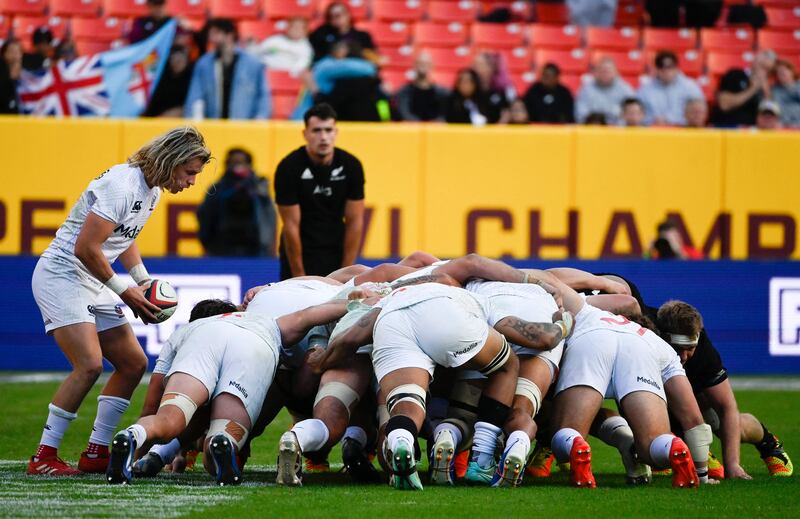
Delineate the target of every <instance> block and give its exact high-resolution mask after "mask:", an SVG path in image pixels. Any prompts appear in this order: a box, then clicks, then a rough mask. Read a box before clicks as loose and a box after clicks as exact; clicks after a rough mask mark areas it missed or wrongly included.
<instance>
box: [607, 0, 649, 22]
mask: <svg viewBox="0 0 800 519" xmlns="http://www.w3.org/2000/svg"><path fill="white" fill-rule="evenodd" d="M643 15H644V6H643V5H642V4H641V3H631V4H623V3H620V5H619V6H618V7H617V15H616V18H615V19H614V25H616V26H617V27H638V26H639V25H641V24H642V16H643Z"/></svg>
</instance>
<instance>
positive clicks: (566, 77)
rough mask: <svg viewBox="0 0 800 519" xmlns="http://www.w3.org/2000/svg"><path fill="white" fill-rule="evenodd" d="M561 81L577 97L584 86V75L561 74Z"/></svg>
mask: <svg viewBox="0 0 800 519" xmlns="http://www.w3.org/2000/svg"><path fill="white" fill-rule="evenodd" d="M560 81H561V84H562V85H564V86H565V87H567V88H568V89H569V91H570V92H572V95H573V96H575V95H578V90H580V89H581V85H582V84H583V74H561V78H560Z"/></svg>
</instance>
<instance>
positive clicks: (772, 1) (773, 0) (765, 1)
mask: <svg viewBox="0 0 800 519" xmlns="http://www.w3.org/2000/svg"><path fill="white" fill-rule="evenodd" d="M756 3H757V4H759V5H762V6H764V7H783V8H787V7H796V6H797V0H758V2H756Z"/></svg>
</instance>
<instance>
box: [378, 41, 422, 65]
mask: <svg viewBox="0 0 800 519" xmlns="http://www.w3.org/2000/svg"><path fill="white" fill-rule="evenodd" d="M381 56H382V57H383V58H384V59H385V60H386V63H384V65H383V66H384V68H387V69H394V70H406V69H409V68H411V66H412V65H413V64H414V47H412V46H411V45H403V46H402V47H383V48H382V49H381Z"/></svg>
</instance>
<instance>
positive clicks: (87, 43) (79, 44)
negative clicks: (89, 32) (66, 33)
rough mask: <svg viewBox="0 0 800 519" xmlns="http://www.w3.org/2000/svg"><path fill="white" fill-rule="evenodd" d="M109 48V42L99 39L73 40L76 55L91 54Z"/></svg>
mask: <svg viewBox="0 0 800 519" xmlns="http://www.w3.org/2000/svg"><path fill="white" fill-rule="evenodd" d="M107 50H111V42H108V41H99V40H75V51H76V52H77V53H78V56H91V55H92V54H99V53H101V52H105V51H107Z"/></svg>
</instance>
